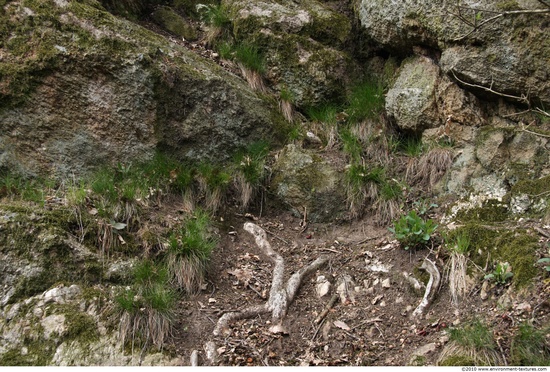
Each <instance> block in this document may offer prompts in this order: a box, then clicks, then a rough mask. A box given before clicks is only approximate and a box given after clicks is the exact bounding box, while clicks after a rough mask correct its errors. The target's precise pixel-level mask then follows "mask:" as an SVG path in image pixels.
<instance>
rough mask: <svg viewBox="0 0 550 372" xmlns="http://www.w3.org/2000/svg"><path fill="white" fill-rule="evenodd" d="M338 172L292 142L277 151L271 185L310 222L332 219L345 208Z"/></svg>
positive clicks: (290, 205) (281, 197)
mask: <svg viewBox="0 0 550 372" xmlns="http://www.w3.org/2000/svg"><path fill="white" fill-rule="evenodd" d="M341 183H342V181H341V175H340V174H339V173H338V172H337V171H336V169H335V168H334V167H333V166H331V165H330V164H329V163H328V162H326V161H324V160H323V159H321V158H320V157H319V156H318V155H315V154H314V153H311V152H308V151H306V150H302V149H300V148H298V147H296V146H295V145H293V144H290V145H288V146H287V147H285V148H284V149H283V151H282V152H281V153H280V154H279V158H278V159H277V162H276V163H275V165H274V167H273V180H272V183H271V187H272V189H273V190H274V192H275V193H276V195H277V196H278V197H279V198H280V199H281V200H282V201H283V202H284V203H285V204H287V205H289V207H290V208H291V209H292V211H293V212H294V213H296V214H297V215H303V214H304V212H305V213H307V220H308V221H313V222H321V221H334V220H335V219H336V218H337V217H338V215H341V214H342V213H343V211H344V210H345V206H346V203H345V198H344V196H343V191H342V186H341Z"/></svg>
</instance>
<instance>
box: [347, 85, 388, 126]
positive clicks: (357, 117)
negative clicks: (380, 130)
mask: <svg viewBox="0 0 550 372" xmlns="http://www.w3.org/2000/svg"><path fill="white" fill-rule="evenodd" d="M384 104H385V97H384V85H383V84H381V83H380V82H379V81H378V79H374V78H369V79H367V80H365V81H364V82H362V83H360V84H358V85H356V86H355V87H353V89H352V91H351V94H350V96H349V98H348V104H347V108H346V112H347V114H348V115H349V117H348V120H349V122H351V123H358V122H361V121H363V120H366V119H376V118H377V117H379V115H380V114H381V113H382V112H383V111H384Z"/></svg>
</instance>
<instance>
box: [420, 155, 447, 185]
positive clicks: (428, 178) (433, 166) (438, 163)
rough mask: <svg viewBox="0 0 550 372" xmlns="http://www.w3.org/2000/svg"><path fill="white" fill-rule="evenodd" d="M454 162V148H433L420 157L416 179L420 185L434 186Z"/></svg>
mask: <svg viewBox="0 0 550 372" xmlns="http://www.w3.org/2000/svg"><path fill="white" fill-rule="evenodd" d="M452 163H453V152H452V149H450V148H442V147H436V148H433V149H431V150H430V151H429V152H427V153H426V154H424V155H422V156H421V157H420V159H419V161H418V164H417V165H416V170H415V172H414V173H415V176H414V180H415V181H416V182H417V183H418V184H420V185H424V186H426V187H429V188H432V187H433V186H435V184H436V183H438V182H439V181H440V180H441V178H443V176H444V175H445V173H447V170H448V169H449V168H450V167H451V165H452Z"/></svg>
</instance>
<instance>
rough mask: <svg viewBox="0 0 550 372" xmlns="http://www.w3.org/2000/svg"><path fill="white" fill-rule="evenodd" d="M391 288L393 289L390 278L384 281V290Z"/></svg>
mask: <svg viewBox="0 0 550 372" xmlns="http://www.w3.org/2000/svg"><path fill="white" fill-rule="evenodd" d="M390 287H391V282H390V278H387V279H384V281H382V288H390Z"/></svg>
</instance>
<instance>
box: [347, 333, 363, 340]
mask: <svg viewBox="0 0 550 372" xmlns="http://www.w3.org/2000/svg"><path fill="white" fill-rule="evenodd" d="M344 333H345V334H346V335H348V336H350V337H352V338H354V339H356V340H360V338H359V337H357V336H355V335H354V334H351V333H350V332H348V331H344Z"/></svg>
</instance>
